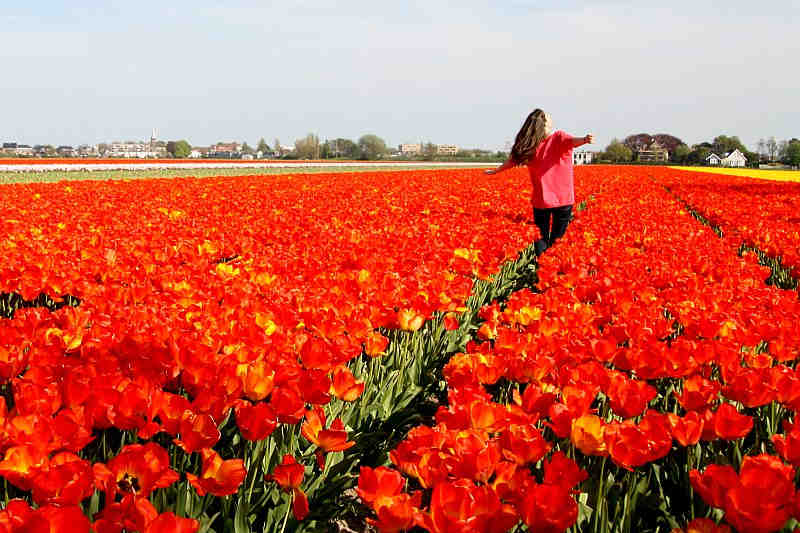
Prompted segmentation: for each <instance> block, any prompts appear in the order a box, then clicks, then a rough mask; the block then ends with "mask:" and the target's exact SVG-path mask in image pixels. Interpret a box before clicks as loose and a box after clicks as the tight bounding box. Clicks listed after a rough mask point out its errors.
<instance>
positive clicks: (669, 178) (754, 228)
mask: <svg viewBox="0 0 800 533" xmlns="http://www.w3.org/2000/svg"><path fill="white" fill-rule="evenodd" d="M650 175H651V176H652V177H653V178H654V179H656V180H657V181H658V182H659V183H663V184H664V185H666V186H668V187H669V188H670V190H672V191H673V192H674V193H675V194H676V195H678V196H679V197H680V198H682V199H683V200H684V201H686V202H687V203H688V204H690V205H691V206H693V207H694V208H696V209H698V210H699V211H700V212H701V213H702V215H703V216H704V217H706V218H708V219H709V221H710V222H711V223H712V224H715V225H717V226H718V227H720V229H722V230H723V232H724V233H725V234H726V235H729V236H730V237H731V240H730V242H731V245H732V246H736V247H737V248H738V247H739V245H740V244H744V245H745V246H748V247H753V248H758V249H759V250H762V251H763V252H764V253H765V254H766V255H767V256H769V257H772V258H776V259H780V261H781V262H782V264H783V266H785V267H787V268H788V269H789V270H790V272H791V274H792V276H794V277H795V278H798V277H800V217H798V214H797V213H798V212H800V183H796V182H789V181H783V182H780V181H765V180H758V179H751V178H745V177H740V176H728V175H721V174H707V173H703V172H675V171H673V170H670V169H655V168H654V169H651V170H650Z"/></svg>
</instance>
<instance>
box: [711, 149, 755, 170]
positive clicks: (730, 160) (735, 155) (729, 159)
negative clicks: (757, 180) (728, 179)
mask: <svg viewBox="0 0 800 533" xmlns="http://www.w3.org/2000/svg"><path fill="white" fill-rule="evenodd" d="M706 164H708V165H711V166H720V167H743V166H745V165H746V164H747V158H746V157H745V156H744V154H743V153H742V152H741V151H740V150H739V149H738V148H737V149H735V150H734V151H733V152H729V153H727V154H725V157H720V156H718V155H717V154H715V153H713V152H712V153H711V154H709V156H708V157H706Z"/></svg>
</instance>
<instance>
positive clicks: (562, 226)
mask: <svg viewBox="0 0 800 533" xmlns="http://www.w3.org/2000/svg"><path fill="white" fill-rule="evenodd" d="M551 218H552V222H553V226H552V228H551V227H550V220H551ZM571 220H572V206H571V205H562V206H561V207H551V208H549V209H537V208H535V207H534V208H533V221H534V223H535V224H536V226H538V228H539V231H540V232H541V233H542V238H541V239H539V240H538V241H536V242H535V243H534V249H535V250H536V255H541V253H542V252H544V251H545V250H547V249H548V248H550V247H551V246H553V243H554V242H555V241H556V240H557V239H560V238H561V237H563V236H564V232H566V231H567V226H568V225H569V223H570V221H571Z"/></svg>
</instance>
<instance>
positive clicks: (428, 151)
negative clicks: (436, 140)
mask: <svg viewBox="0 0 800 533" xmlns="http://www.w3.org/2000/svg"><path fill="white" fill-rule="evenodd" d="M420 144H421V145H422V158H423V159H425V160H428V161H430V160H432V159H433V157H434V156H435V155H436V145H435V144H433V143H432V142H430V141H428V142H426V143H420Z"/></svg>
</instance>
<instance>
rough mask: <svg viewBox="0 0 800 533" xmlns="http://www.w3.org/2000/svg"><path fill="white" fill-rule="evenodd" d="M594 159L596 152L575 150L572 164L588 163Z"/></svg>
mask: <svg viewBox="0 0 800 533" xmlns="http://www.w3.org/2000/svg"><path fill="white" fill-rule="evenodd" d="M593 159H594V152H586V151H583V150H581V151H579V152H576V151H573V152H572V164H573V165H588V164H589V163H591V162H592V160H593Z"/></svg>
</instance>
